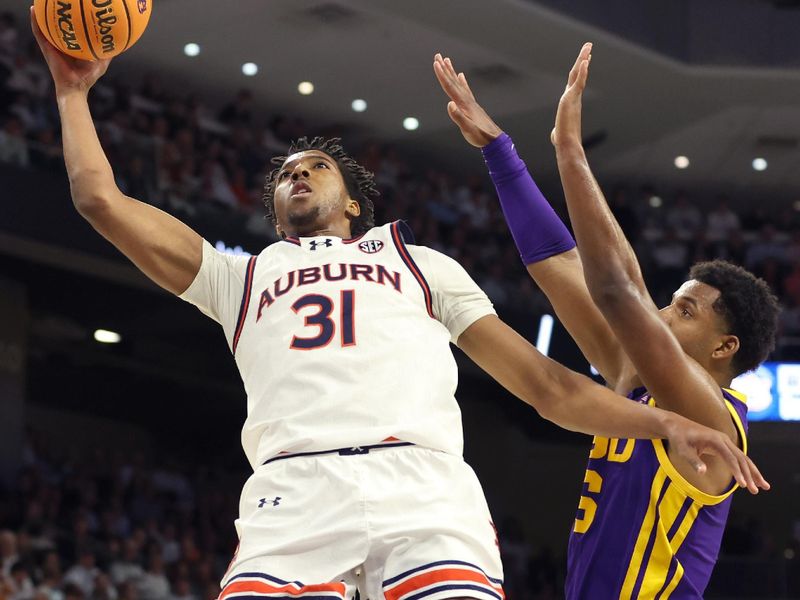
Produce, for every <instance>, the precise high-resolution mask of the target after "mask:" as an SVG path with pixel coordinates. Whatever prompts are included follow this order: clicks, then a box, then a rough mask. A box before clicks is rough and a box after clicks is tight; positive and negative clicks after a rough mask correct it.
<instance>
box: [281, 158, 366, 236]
mask: <svg viewBox="0 0 800 600" xmlns="http://www.w3.org/2000/svg"><path fill="white" fill-rule="evenodd" d="M274 202H275V215H276V217H277V219H278V230H279V231H280V232H283V233H285V234H286V235H287V236H302V235H309V234H313V233H315V232H320V231H330V230H335V229H338V228H339V227H342V226H345V227H346V228H347V232H349V231H350V229H349V223H350V221H349V218H352V217H354V216H358V211H359V207H358V203H357V202H356V201H355V200H351V199H350V196H349V194H348V192H347V187H346V186H345V183H344V179H343V178H342V173H341V171H339V166H338V165H337V164H336V161H335V160H334V159H333V158H331V157H330V156H328V155H327V154H325V153H324V152H321V151H319V150H307V151H304V152H298V153H296V154H293V155H291V156H290V157H288V158H287V159H286V161H285V162H284V163H283V165H282V166H281V169H280V170H279V171H278V175H277V181H276V185H275V196H274Z"/></svg>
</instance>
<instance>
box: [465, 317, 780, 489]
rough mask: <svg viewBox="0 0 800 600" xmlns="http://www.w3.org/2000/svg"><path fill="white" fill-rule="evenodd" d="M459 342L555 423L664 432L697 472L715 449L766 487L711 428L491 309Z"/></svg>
mask: <svg viewBox="0 0 800 600" xmlns="http://www.w3.org/2000/svg"><path fill="white" fill-rule="evenodd" d="M458 347H459V348H461V349H462V350H463V351H464V352H465V353H466V354H467V356H469V357H470V359H472V360H473V361H474V362H475V363H476V364H477V365H478V366H479V367H481V368H482V369H483V370H484V371H486V372H487V373H488V374H489V375H491V376H492V378H494V379H495V380H496V381H497V382H498V383H500V384H501V385H502V386H503V387H504V388H506V389H507V390H508V391H509V392H511V393H512V394H514V395H515V396H517V397H518V398H520V399H521V400H523V401H524V402H526V403H528V404H530V405H531V406H533V407H534V408H535V409H536V410H537V412H538V413H539V414H540V415H541V416H542V417H544V418H545V419H548V420H550V421H552V422H554V423H555V424H557V425H559V426H560V427H563V428H565V429H569V430H572V431H580V432H583V433H587V434H592V435H598V436H601V437H607V438H638V439H648V438H649V439H666V440H668V441H669V443H670V446H671V448H672V450H673V451H674V452H676V453H677V455H678V456H679V457H680V458H681V459H682V460H684V461H686V463H687V464H689V465H691V467H692V468H693V469H694V470H695V471H696V472H697V473H700V474H702V473H704V472H705V471H706V465H705V462H704V461H708V459H709V458H711V457H713V458H714V459H715V460H717V461H718V462H721V463H722V464H724V465H725V466H726V468H727V469H728V470H729V472H730V473H732V474H733V477H734V478H735V479H736V481H737V482H738V483H739V485H741V486H742V487H746V488H748V489H749V490H750V492H751V493H758V488H761V489H769V484H768V483H767V482H766V480H765V479H764V478H763V477H762V476H761V473H760V472H759V471H758V469H757V468H756V466H755V465H754V464H753V462H752V461H751V460H750V459H749V458H747V457H746V456H745V455H744V453H742V452H741V450H739V448H738V447H737V446H736V445H735V444H734V443H733V442H732V441H731V439H730V438H729V437H728V436H727V435H725V434H724V433H721V432H719V431H716V430H714V429H710V428H708V427H704V426H702V425H698V424H697V423H694V422H692V421H690V420H688V419H685V418H683V417H681V416H679V415H677V414H675V413H673V412H669V411H664V410H659V409H657V408H653V407H648V406H644V405H642V404H638V403H635V402H632V401H630V400H628V399H626V398H624V397H622V396H620V395H619V394H616V393H615V392H613V391H612V390H610V389H608V388H606V387H603V386H601V385H598V384H597V383H595V382H593V381H592V380H591V379H589V378H588V377H584V376H583V375H579V374H578V373H575V372H574V371H571V370H569V369H567V368H566V367H564V366H562V365H560V364H558V363H557V362H555V361H553V360H551V359H549V358H547V357H546V356H543V355H542V354H540V353H539V352H538V351H537V350H536V348H534V347H533V346H532V345H531V344H530V343H528V342H527V341H526V340H525V339H524V338H523V337H522V336H520V335H519V334H517V333H516V332H515V331H514V330H513V329H511V328H510V327H509V326H508V325H506V324H505V323H503V322H502V321H501V320H500V319H499V318H497V317H496V316H494V315H489V316H485V317H483V318H481V319H479V320H478V321H476V322H475V323H473V324H472V325H471V326H470V327H468V328H467V329H466V330H465V331H464V332H463V333H462V334H461V336H460V337H459V338H458Z"/></svg>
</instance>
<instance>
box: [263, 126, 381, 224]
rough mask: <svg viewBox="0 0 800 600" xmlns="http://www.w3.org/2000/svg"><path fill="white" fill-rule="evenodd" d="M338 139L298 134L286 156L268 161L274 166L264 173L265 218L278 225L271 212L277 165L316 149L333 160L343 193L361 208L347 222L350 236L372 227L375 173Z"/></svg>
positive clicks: (279, 165)
mask: <svg viewBox="0 0 800 600" xmlns="http://www.w3.org/2000/svg"><path fill="white" fill-rule="evenodd" d="M341 142H342V140H341V138H328V139H326V138H323V137H315V138H313V139H312V140H311V141H309V140H308V138H306V137H301V138H300V139H298V140H296V141H294V142H292V144H291V146H289V153H288V154H287V155H286V156H276V157H275V158H273V159H272V164H274V165H278V166H277V168H276V169H273V170H272V171H271V172H270V174H269V175H267V180H266V182H265V184H264V196H263V201H264V206H265V207H266V209H267V218H268V219H269V220H270V221H271V222H272V224H273V225H277V224H278V217H277V215H276V214H275V186H276V185H277V176H278V172H279V171H280V168H281V165H283V163H284V162H286V159H287V158H288V157H289V156H291V155H292V154H295V153H297V152H306V151H308V150H319V151H320V152H324V153H325V154H327V155H328V156H330V157H331V158H332V159H333V160H335V161H336V164H337V165H338V166H339V171H341V173H342V178H343V179H344V184H345V187H346V188H347V193H348V194H349V195H350V197H351V198H352V199H353V200H355V201H356V202H358V204H359V206H360V207H361V214H360V215H359V216H358V217H356V218H355V219H353V220H352V222H351V224H350V234H351V235H352V236H353V237H357V236H359V235H361V234H363V233H366V232H367V231H369V230H370V229H372V228H373V227H375V205H374V204H373V203H372V197H373V196H379V195H380V192H379V191H378V188H377V187H376V186H375V176H374V175H373V174H372V173H371V172H370V171H368V170H367V169H365V168H364V167H363V166H361V165H360V164H358V163H357V162H356V161H355V159H353V157H351V156H350V155H349V154H347V152H345V151H344V148H343V147H342V144H341Z"/></svg>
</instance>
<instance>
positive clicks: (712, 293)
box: [661, 279, 727, 366]
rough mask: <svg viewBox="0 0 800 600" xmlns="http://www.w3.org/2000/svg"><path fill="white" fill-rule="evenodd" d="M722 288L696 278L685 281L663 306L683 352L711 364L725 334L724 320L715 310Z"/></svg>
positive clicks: (703, 362)
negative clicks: (669, 302) (719, 288)
mask: <svg viewBox="0 0 800 600" xmlns="http://www.w3.org/2000/svg"><path fill="white" fill-rule="evenodd" d="M719 296H720V291H719V290H718V289H717V288H715V287H712V286H710V285H707V284H705V283H701V282H699V281H697V280H695V279H692V280H690V281H687V282H686V283H684V284H683V285H682V286H681V287H680V288H679V289H678V291H677V292H675V293H674V294H673V295H672V303H671V304H670V305H669V306H666V307H664V308H662V309H661V317H662V318H663V319H664V321H665V322H666V323H667V325H668V326H669V328H670V329H671V330H672V333H673V334H675V337H676V338H677V339H678V342H679V343H680V345H681V347H682V348H683V350H684V352H686V354H688V355H689V356H691V357H692V358H694V359H695V360H696V361H697V362H699V363H700V364H701V365H704V366H708V365H709V362H710V360H711V355H712V353H713V352H714V350H715V349H716V348H718V346H719V343H720V340H721V339H723V338H725V337H726V333H727V332H726V331H725V323H724V321H723V320H722V317H720V315H719V314H718V313H717V312H716V311H715V310H714V302H716V300H717V299H718V298H719Z"/></svg>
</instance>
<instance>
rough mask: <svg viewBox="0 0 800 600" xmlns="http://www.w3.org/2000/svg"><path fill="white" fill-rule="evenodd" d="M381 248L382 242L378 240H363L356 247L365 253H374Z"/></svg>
mask: <svg viewBox="0 0 800 600" xmlns="http://www.w3.org/2000/svg"><path fill="white" fill-rule="evenodd" d="M382 248H383V242H382V241H380V240H365V241H363V242H361V243H360V244H359V245H358V249H359V250H361V251H362V252H366V253H367V254H375V253H376V252H380V251H381V249H382Z"/></svg>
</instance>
